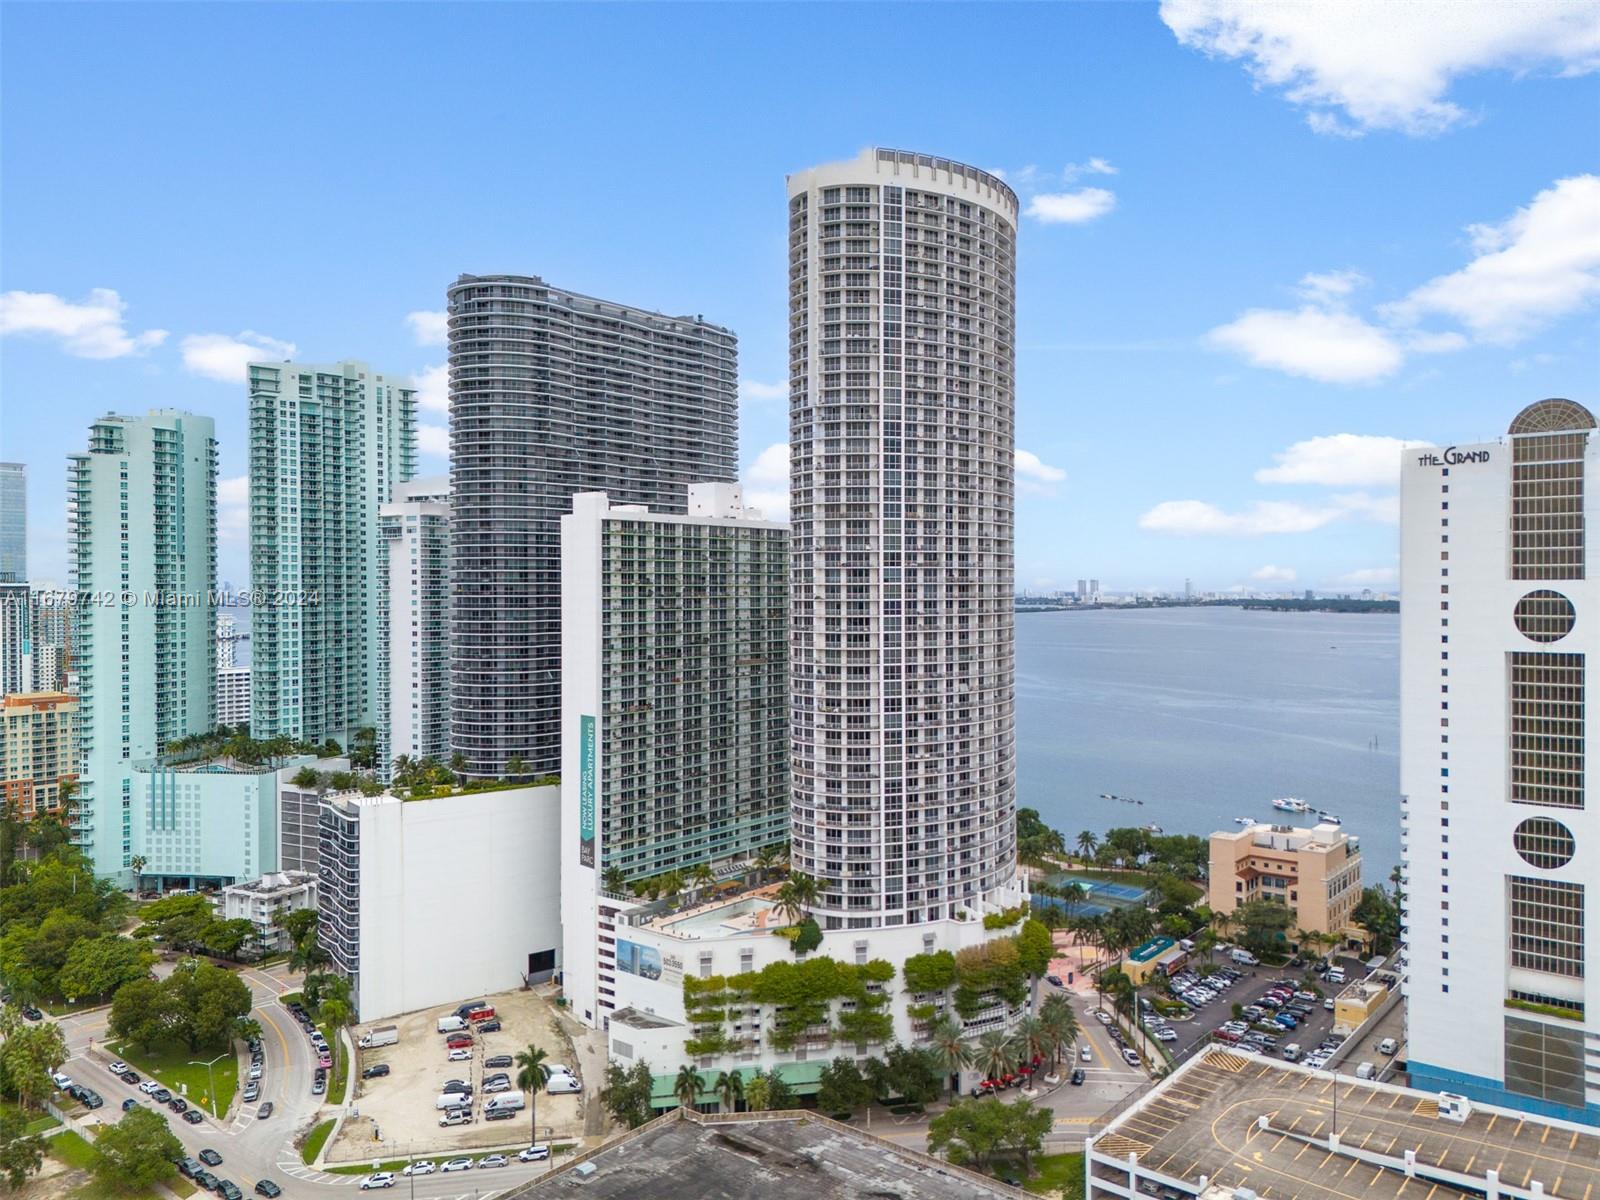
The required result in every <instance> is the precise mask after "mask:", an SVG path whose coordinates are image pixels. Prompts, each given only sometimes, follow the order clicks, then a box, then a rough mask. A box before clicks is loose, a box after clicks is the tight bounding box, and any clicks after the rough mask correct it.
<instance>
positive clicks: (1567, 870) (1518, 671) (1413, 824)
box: [1400, 400, 1600, 1124]
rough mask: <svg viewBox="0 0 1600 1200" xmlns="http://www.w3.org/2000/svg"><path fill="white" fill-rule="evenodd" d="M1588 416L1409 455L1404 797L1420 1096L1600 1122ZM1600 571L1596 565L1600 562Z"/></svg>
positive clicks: (1577, 409)
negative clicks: (1438, 1093) (1433, 1094)
mask: <svg viewBox="0 0 1600 1200" xmlns="http://www.w3.org/2000/svg"><path fill="white" fill-rule="evenodd" d="M1597 463H1600V439H1597V438H1596V436H1595V420H1594V418H1593V416H1592V415H1590V413H1589V412H1588V411H1587V410H1586V409H1584V408H1583V407H1582V406H1580V405H1577V404H1574V403H1572V402H1570V401H1566V400H1546V401H1541V402H1539V403H1536V404H1533V405H1530V406H1529V407H1528V408H1526V409H1524V410H1523V411H1522V412H1521V413H1520V414H1518V416H1517V418H1516V419H1515V420H1514V421H1513V422H1512V424H1511V427H1510V433H1509V436H1508V437H1506V438H1502V439H1501V440H1499V441H1496V442H1490V443H1486V444H1483V445H1472V446H1449V447H1443V448H1432V449H1429V448H1420V449H1412V450H1408V451H1406V452H1405V458H1404V469H1403V472H1402V476H1401V591H1402V594H1403V595H1404V597H1405V603H1404V604H1403V605H1402V606H1401V766H1400V775H1401V780H1400V782H1401V791H1402V793H1403V807H1402V821H1403V824H1402V833H1403V847H1404V854H1405V860H1406V861H1405V869H1404V875H1405V882H1404V888H1405V896H1406V907H1405V916H1404V926H1405V940H1406V955H1407V965H1408V980H1407V998H1408V1013H1407V1019H1408V1038H1409V1047H1408V1066H1409V1069H1410V1072H1411V1078H1412V1081H1413V1083H1414V1084H1415V1086H1418V1087H1422V1088H1427V1089H1440V1090H1444V1091H1450V1092H1455V1093H1460V1094H1463V1095H1466V1096H1469V1097H1471V1098H1473V1099H1475V1100H1479V1101H1482V1102H1485V1103H1494V1104H1503V1105H1508V1106H1512V1107H1516V1108H1521V1109H1524V1110H1527V1111H1531V1112H1537V1113H1541V1114H1544V1115H1547V1116H1553V1117H1560V1118H1564V1119H1570V1120H1577V1121H1584V1122H1587V1123H1589V1124H1600V996H1597V997H1596V1003H1595V1004H1594V1005H1591V1003H1590V1000H1589V997H1588V980H1589V979H1595V978H1600V950H1597V948H1596V939H1595V938H1594V937H1592V936H1590V933H1589V931H1591V930H1593V929H1595V928H1596V927H1597V925H1600V902H1597V899H1596V894H1597V892H1600V857H1597V855H1600V813H1597V809H1596V807H1595V806H1592V805H1590V804H1589V803H1588V798H1587V767H1586V747H1587V734H1588V722H1587V716H1586V707H1585V705H1586V695H1587V668H1588V660H1589V657H1590V656H1591V655H1593V654H1595V653H1596V652H1597V651H1600V590H1597V585H1596V583H1595V581H1594V580H1592V579H1590V578H1589V575H1588V558H1589V549H1590V547H1591V546H1596V547H1597V549H1600V542H1597V541H1596V540H1595V536H1594V531H1595V529H1596V528H1597V523H1596V522H1597V517H1600V501H1597V499H1596V497H1597V495H1600V489H1593V488H1590V487H1588V486H1587V481H1588V478H1589V476H1591V475H1594V474H1595V473H1596V470H1595V468H1596V464H1597ZM1597 564H1600V555H1597Z"/></svg>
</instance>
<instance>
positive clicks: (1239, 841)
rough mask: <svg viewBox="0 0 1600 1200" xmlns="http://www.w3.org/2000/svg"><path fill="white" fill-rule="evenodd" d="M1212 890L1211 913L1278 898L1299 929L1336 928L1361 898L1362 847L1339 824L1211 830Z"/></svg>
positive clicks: (1345, 922) (1319, 930)
mask: <svg viewBox="0 0 1600 1200" xmlns="http://www.w3.org/2000/svg"><path fill="white" fill-rule="evenodd" d="M1210 890H1211V895H1210V901H1209V902H1210V905H1211V910H1212V911H1213V912H1216V913H1224V914H1225V913H1231V912H1233V911H1234V909H1236V908H1238V907H1239V906H1240V905H1241V904H1246V903H1248V902H1249V901H1251V900H1276V901H1278V902H1280V903H1282V904H1287V905H1288V906H1289V907H1290V908H1292V909H1294V910H1295V913H1296V914H1297V919H1296V921H1295V924H1296V926H1297V927H1298V928H1300V929H1308V930H1313V931H1315V932H1317V933H1337V932H1339V931H1341V930H1343V929H1344V928H1345V926H1347V925H1348V924H1349V923H1350V916H1351V914H1352V913H1353V912H1354V911H1355V907H1356V904H1357V902H1358V901H1360V899H1361V846H1360V843H1359V842H1357V841H1356V839H1354V838H1352V837H1349V836H1347V835H1346V834H1345V832H1344V831H1343V830H1342V829H1340V828H1339V827H1338V826H1337V825H1318V826H1316V827H1314V828H1312V829H1296V828H1294V827H1293V826H1290V825H1266V824H1262V825H1251V826H1250V827H1249V828H1247V829H1240V830H1237V831H1235V832H1226V833H1213V834H1212V835H1211V889H1210Z"/></svg>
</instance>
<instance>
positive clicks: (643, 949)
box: [617, 938, 661, 979]
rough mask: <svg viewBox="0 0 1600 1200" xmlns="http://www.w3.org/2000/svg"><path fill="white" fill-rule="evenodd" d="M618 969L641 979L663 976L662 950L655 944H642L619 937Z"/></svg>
mask: <svg viewBox="0 0 1600 1200" xmlns="http://www.w3.org/2000/svg"><path fill="white" fill-rule="evenodd" d="M617 970H619V971H626V972H627V973H628V974H629V975H637V976H638V977H639V978H640V979H660V978H661V952H660V951H659V950H657V949H656V948H655V947H654V946H641V945H640V944H639V943H638V942H630V941H628V940H627V939H626V938H618V939H617Z"/></svg>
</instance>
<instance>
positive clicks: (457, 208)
mask: <svg viewBox="0 0 1600 1200" xmlns="http://www.w3.org/2000/svg"><path fill="white" fill-rule="evenodd" d="M913 14H914V19H911V18H912V16H913ZM1596 14H1597V10H1596V8H1595V6H1593V5H1592V4H1580V3H1570V4H1568V3H1546V4H1540V5H1535V6H1511V5H1504V4H1497V3H1492V2H1490V3H1483V2H1478V0H1456V2H1455V3H1426V2H1424V3H1414V4H1406V5H1399V6H1397V5H1392V4H1382V3H1364V2H1357V3H1349V4H1344V5H1340V6H1338V7H1336V8H1327V7H1319V8H1317V9H1316V10H1314V12H1313V11H1312V10H1310V9H1307V8H1306V7H1304V6H1288V5H1272V4H1265V3H1259V2H1253V0H1168V2H1167V3H1164V4H1161V5H1159V6H1158V5H1155V4H1117V5H1111V4H1092V5H1091V4H1078V5H1073V4H1063V5H1049V6H1047V5H1035V4H1019V5H1009V4H983V5H961V4H939V5H920V6H909V5H903V4H901V5H847V4H829V5H785V4H762V5H744V6H740V5H708V6H701V5H695V4H672V5H665V4H662V5H590V6H576V5H572V6H568V5H554V4H551V5H475V4H451V5H440V4H404V5H387V6H379V5H337V6H336V5H297V4H296V5H276V4H252V5H203V6H202V5H185V6H181V7H179V6H170V5H141V4H117V5H103V4H93V3H90V4H73V5H46V4H7V5H5V6H4V8H0V33H3V37H0V104H3V105H4V108H5V111H6V114H7V121H6V136H5V139H4V142H3V145H0V169H3V171H4V180H5V182H4V196H3V199H4V204H3V206H0V238H3V239H4V244H5V246H6V254H5V256H4V259H3V261H0V292H3V295H0V335H3V340H0V459H7V460H13V461H21V462H25V463H27V464H28V468H29V471H28V476H29V481H28V486H29V524H30V530H29V559H30V569H31V573H32V575H33V577H34V578H35V579H39V580H50V581H53V582H56V583H59V584H65V583H66V582H67V568H66V562H67V553H66V549H67V542H66V510H65V496H66V456H67V455H68V454H71V453H74V452H79V451H81V450H82V449H83V448H84V445H85V439H86V436H87V432H88V427H89V425H90V423H91V422H92V421H93V420H94V419H95V418H96V417H98V416H100V415H103V414H104V413H106V412H109V411H115V412H126V413H143V412H144V411H145V410H146V409H148V408H151V407H177V408H185V409H190V410H192V411H195V412H198V413H201V414H204V415H207V416H211V417H214V418H215V420H216V424H217V436H218V439H219V441H220V443H221V480H222V481H221V484H220V487H219V495H220V500H221V517H220V539H221V541H220V546H219V564H218V565H219V575H220V577H221V578H223V579H231V580H234V581H236V582H238V583H240V584H242V583H243V581H244V580H245V579H247V578H248V570H249V568H248V529H247V524H248V522H247V519H246V504H247V491H246V487H245V484H244V477H245V472H246V464H247V459H248V441H247V416H248V407H249V406H248V391H247V388H246V384H245V380H244V364H245V363H246V362H248V361H249V360H250V359H252V358H255V359H267V360H273V359H282V358H287V357H290V356H293V357H295V358H297V359H301V360H308V361H319V362H320V361H337V360H339V359H341V358H346V357H351V358H360V359H364V360H366V361H368V362H373V363H382V364H384V365H385V367H386V369H402V370H409V371H410V372H411V374H412V377H413V379H414V380H415V381H416V383H417V385H418V387H419V388H420V389H421V393H422V412H421V419H422V433H421V437H420V450H421V461H420V469H421V471H422V472H423V473H424V474H426V473H436V472H439V471H442V470H444V469H445V466H446V460H445V458H444V454H445V452H446V450H447V448H448V436H447V432H446V426H447V420H448V418H447V412H446V391H445V378H444V367H443V364H444V361H445V350H444V345H443V325H442V309H443V307H444V295H445V290H446V288H447V287H448V286H449V285H450V284H451V283H452V282H453V281H454V280H455V278H456V276H457V275H458V274H460V273H462V272H473V273H492V272H502V271H505V272H516V273H528V274H538V275H542V276H543V277H544V278H546V279H547V280H549V281H550V282H552V283H553V284H556V285H558V286H560V287H563V288H570V289H573V290H575V291H580V292H584V293H588V294H590V295H600V296H606V297H611V298H615V299H617V300H621V301H625V302H628V303H632V304H636V305H640V306H643V307H651V308H656V309H660V310H662V311H666V312H669V313H686V314H695V313H703V314H704V315H705V317H706V318H707V319H708V320H711V321H715V322H717V323H719V324H723V325H726V326H728V327H730V328H732V329H733V330H734V331H735V332H736V333H737V334H738V336H739V339H740V356H741V363H740V368H741V370H740V374H741V379H742V386H741V402H742V403H741V455H740V464H741V468H742V470H743V474H744V479H745V482H746V484H747V489H748V491H749V492H750V494H751V498H752V502H753V503H756V504H758V505H763V506H765V507H766V508H767V509H768V510H769V511H772V512H775V513H781V507H782V505H783V503H784V502H785V501H786V489H787V452H786V446H785V438H786V437H787V431H788V414H787V388H786V384H785V379H784V376H785V371H786V365H787V356H788V344H787V339H788V334H787V306H786V300H785V296H786V282H785V280H786V250H785V211H784V177H785V175H786V174H787V173H789V172H793V171H798V170H802V169H805V168H807V167H810V166H814V165H817V164H820V163H826V162H833V161H838V160H841V159H846V158H850V157H852V156H854V155H855V154H856V153H857V152H858V151H859V150H860V149H861V148H863V147H865V146H868V145H883V146H895V147H903V148H907V149H912V150H916V151H919V152H922V153H929V154H936V155H944V156H948V157H952V158H955V159H958V160H961V161H965V162H968V163H971V164H973V165H975V166H978V167H982V168H984V169H987V170H992V171H996V172H1000V173H1003V174H1004V175H1005V176H1006V178H1007V179H1008V180H1009V181H1010V182H1011V184H1012V185H1013V186H1014V187H1015V188H1016V189H1017V191H1018V192H1019V194H1020V195H1021V197H1022V200H1023V205H1024V213H1025V216H1024V218H1023V222H1022V229H1021V236H1020V240H1019V252H1018V275H1019V286H1018V346H1017V365H1018V421H1017V445H1018V447H1019V451H1018V484H1019V496H1018V518H1017V530H1018V543H1017V584H1018V587H1019V589H1024V588H1026V589H1032V590H1051V589H1068V588H1071V587H1072V586H1073V585H1074V584H1075V582H1076V580H1077V579H1078V578H1079V577H1084V576H1090V575H1093V576H1096V577H1098V578H1099V579H1100V580H1101V581H1102V586H1103V587H1105V588H1106V589H1107V590H1129V591H1131V590H1136V589H1146V588H1149V589H1161V590H1166V591H1172V592H1181V591H1182V589H1183V586H1184V580H1185V578H1189V579H1192V580H1193V581H1194V586H1195V588H1196V589H1197V590H1200V591H1225V590H1228V589H1231V588H1236V587H1243V588H1260V589H1262V590H1274V589H1281V590H1289V591H1300V590H1303V589H1306V588H1312V589H1315V590H1318V591H1336V590H1353V591H1359V590H1360V589H1361V588H1362V587H1371V588H1372V589H1373V590H1374V591H1383V590H1388V589H1393V588H1394V587H1395V578H1396V576H1395V568H1396V565H1397V549H1398V548H1397V543H1396V527H1395V524H1394V522H1395V519H1396V509H1397V498H1396V485H1397V481H1398V477H1399V454H1400V449H1401V447H1402V446H1403V445H1404V444H1406V443H1407V442H1417V441H1422V442H1439V441H1442V442H1450V441H1459V442H1469V441H1479V440H1489V439H1492V438H1494V437H1497V436H1499V435H1500V434H1501V433H1503V432H1504V429H1505V424H1506V422H1507V420H1509V418H1510V416H1511V415H1512V414H1514V413H1515V412H1517V411H1518V410H1519V409H1520V408H1521V407H1522V406H1523V405H1525V404H1527V403H1529V402H1530V401H1532V400H1535V399H1538V398H1541V397H1546V396H1553V395H1564V396H1570V397H1571V398H1573V399H1575V400H1578V401H1580V402H1583V403H1586V404H1589V405H1590V406H1591V407H1593V406H1595V405H1596V404H1597V403H1600V395H1597V391H1600V389H1597V387H1596V384H1597V382H1600V370H1597V367H1600V354H1597V338H1596V332H1597V331H1596V328H1595V324H1594V320H1593V305H1594V301H1595V299H1596V297H1597V295H1600V178H1597V176H1596V174H1595V172H1596V170H1597V163H1600V136H1597V133H1596V122H1595V119H1594V117H1595V113H1596V111H1597V104H1600V80H1597V78H1596V74H1595V71H1596V68H1597V67H1600V16H1597V15H1596ZM841 21H843V22H847V23H848V25H849V27H850V29H851V34H850V36H849V37H848V38H841V37H840V36H839V28H840V22H841ZM1447 32H1448V36H1445V35H1446V33H1447ZM1359 46H1381V48H1382V51H1383V52H1382V53H1370V54H1369V53H1365V52H1360V51H1358V50H1357V49H1356V47H1359ZM327 47H337V48H342V49H341V54H340V58H339V69H338V70H337V71H336V72H332V71H324V70H321V69H318V68H317V67H316V66H315V64H316V62H317V57H318V54H319V53H320V52H321V49H322V48H327ZM889 48H892V53H890V52H889ZM345 51H348V53H345ZM918 63H926V64H938V68H937V70H938V74H937V76H928V77H925V78H920V79H919V77H918V76H917V75H916V74H915V73H914V72H911V73H908V72H907V70H905V69H903V68H906V67H910V66H914V65H915V64H918ZM886 68H892V69H886ZM952 70H953V71H957V72H960V71H971V72H973V73H974V74H975V75H976V76H981V77H982V78H983V81H984V82H983V86H982V87H981V88H971V89H968V88H959V89H955V90H952V91H950V92H948V94H947V93H946V90H945V88H944V86H943V85H944V82H945V81H946V75H945V73H946V72H947V71H952ZM64 80H70V81H71V85H70V86H63V81H64ZM335 267H337V269H334V268H335Z"/></svg>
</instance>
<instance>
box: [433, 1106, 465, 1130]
mask: <svg viewBox="0 0 1600 1200" xmlns="http://www.w3.org/2000/svg"><path fill="white" fill-rule="evenodd" d="M470 1124H472V1110H471V1109H470V1108H448V1109H446V1110H445V1113H444V1116H442V1117H440V1118H439V1125H440V1127H441V1128H442V1127H444V1126H447V1125H470Z"/></svg>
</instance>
